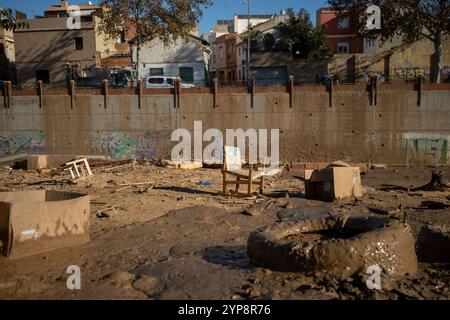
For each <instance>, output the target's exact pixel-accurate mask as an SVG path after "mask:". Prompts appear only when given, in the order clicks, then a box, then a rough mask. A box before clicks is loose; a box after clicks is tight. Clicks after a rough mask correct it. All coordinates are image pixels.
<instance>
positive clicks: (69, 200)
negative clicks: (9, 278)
mask: <svg viewBox="0 0 450 320" xmlns="http://www.w3.org/2000/svg"><path fill="white" fill-rule="evenodd" d="M89 229H90V197H89V195H83V194H77V193H67V192H58V191H45V190H39V191H21V192H0V241H1V243H2V246H3V247H2V248H1V251H0V254H1V253H3V255H4V256H6V257H9V258H13V259H15V258H22V257H25V256H30V255H34V254H39V253H43V252H47V251H50V250H55V249H60V248H65V247H72V246H77V245H82V244H85V243H88V242H89Z"/></svg>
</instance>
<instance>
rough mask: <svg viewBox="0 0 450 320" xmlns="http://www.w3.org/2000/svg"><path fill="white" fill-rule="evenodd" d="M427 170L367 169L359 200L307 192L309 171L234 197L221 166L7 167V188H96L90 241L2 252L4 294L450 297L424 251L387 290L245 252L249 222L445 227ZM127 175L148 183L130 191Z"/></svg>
mask: <svg viewBox="0 0 450 320" xmlns="http://www.w3.org/2000/svg"><path fill="white" fill-rule="evenodd" d="M431 171H432V169H431V168H399V167H392V168H391V167H388V169H387V170H384V169H376V170H370V171H368V172H367V173H366V174H365V175H364V176H363V184H364V186H365V187H366V191H367V193H366V195H365V196H364V197H363V198H362V199H360V200H357V201H356V200H352V199H349V200H346V201H337V202H334V203H324V202H319V201H311V200H307V199H305V198H304V196H303V194H304V185H303V182H302V179H301V176H302V172H285V173H284V174H283V175H282V177H280V178H278V179H275V180H273V181H270V182H269V184H268V186H267V190H266V196H265V197H253V198H232V197H224V196H222V195H219V194H218V192H220V190H221V188H222V182H221V177H222V176H221V173H220V170H214V169H199V170H194V171H180V170H176V169H168V168H162V167H158V166H155V165H151V164H141V165H139V164H130V165H125V166H122V167H117V168H114V167H112V168H108V169H95V168H94V176H93V178H92V179H91V180H90V181H89V180H88V181H81V182H78V183H77V184H74V185H72V184H68V183H59V182H58V181H59V180H58V179H60V178H61V176H55V175H54V174H53V173H51V172H43V173H38V172H28V171H23V170H12V169H9V168H1V169H0V191H6V190H33V189H46V190H64V191H74V192H81V193H88V194H90V195H91V197H92V199H91V222H92V226H91V242H90V243H89V244H88V245H85V246H82V247H77V248H71V249H63V250H58V251H54V252H50V253H46V254H42V255H37V256H32V257H28V258H24V259H20V260H8V259H6V258H3V257H0V270H1V272H0V298H2V299H18V298H25V299H235V300H240V299H327V300H328V299H341V300H346V299H450V264H445V263H437V262H433V261H427V262H425V261H423V259H421V257H420V255H419V271H418V272H417V273H416V274H411V275H407V276H405V277H402V278H400V279H383V281H382V283H383V288H382V290H379V291H373V290H369V289H368V288H367V286H366V280H367V275H366V274H363V273H360V274H355V275H354V276H352V277H349V278H347V279H345V280H339V281H338V280H336V278H334V277H331V276H329V275H327V273H326V272H325V273H324V272H307V273H282V272H274V271H271V270H268V269H265V268H261V267H257V266H253V265H251V264H250V263H249V259H248V256H247V248H246V244H247V239H248V236H249V234H250V233H251V232H252V231H254V230H256V229H258V228H260V227H263V226H266V225H269V224H275V223H280V221H289V220H292V219H297V218H298V217H299V216H301V215H304V214H308V215H321V214H326V213H328V212H331V211H332V212H335V213H336V212H340V213H345V214H350V215H374V214H376V213H373V210H369V208H373V207H385V208H392V209H393V210H392V212H393V213H392V214H391V216H392V218H394V219H398V220H401V221H406V222H407V223H408V224H409V225H410V226H411V228H412V230H413V233H414V237H415V238H416V239H417V237H418V236H419V233H420V230H421V228H422V227H423V226H425V225H428V224H432V225H444V226H448V225H450V209H445V208H443V209H430V208H427V207H426V206H424V205H423V203H424V202H426V201H434V202H440V203H444V204H450V200H449V198H448V197H449V193H448V192H444V191H442V192H409V191H407V190H406V189H407V188H411V187H415V186H420V185H424V184H425V183H427V182H429V180H430V177H431ZM446 174H447V175H449V170H446ZM55 181H56V182H55ZM130 182H134V183H137V182H142V183H143V184H142V185H138V186H134V187H129V188H126V189H122V187H121V185H123V184H127V183H130ZM388 185H389V186H388ZM392 186H401V187H404V188H403V189H396V188H392ZM405 188H406V189H405ZM120 189H122V190H120ZM394 209H395V210H394ZM447 249H448V250H450V249H449V248H447ZM441 250H445V248H441ZM70 265H77V266H79V267H80V269H81V290H73V291H72V290H68V289H67V286H66V280H67V278H68V277H69V274H67V273H66V269H67V267H68V266H70Z"/></svg>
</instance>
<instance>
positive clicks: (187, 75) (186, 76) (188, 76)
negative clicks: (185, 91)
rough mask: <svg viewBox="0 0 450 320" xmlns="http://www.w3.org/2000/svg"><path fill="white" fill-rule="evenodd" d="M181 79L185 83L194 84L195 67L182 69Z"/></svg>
mask: <svg viewBox="0 0 450 320" xmlns="http://www.w3.org/2000/svg"><path fill="white" fill-rule="evenodd" d="M180 78H181V80H183V81H184V82H187V83H194V68H193V67H181V68H180Z"/></svg>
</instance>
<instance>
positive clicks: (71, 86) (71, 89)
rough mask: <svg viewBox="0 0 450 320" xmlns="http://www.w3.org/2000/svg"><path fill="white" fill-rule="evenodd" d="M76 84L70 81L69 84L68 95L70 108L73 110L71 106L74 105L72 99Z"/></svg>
mask: <svg viewBox="0 0 450 320" xmlns="http://www.w3.org/2000/svg"><path fill="white" fill-rule="evenodd" d="M76 86H77V84H76V82H75V80H70V82H69V95H70V108H71V109H73V106H74V104H75V101H74V98H75V94H76Z"/></svg>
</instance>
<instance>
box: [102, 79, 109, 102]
mask: <svg viewBox="0 0 450 320" xmlns="http://www.w3.org/2000/svg"><path fill="white" fill-rule="evenodd" d="M102 89H103V90H102V91H103V105H104V108H105V109H106V107H107V106H108V104H107V103H108V95H109V83H108V80H103V81H102Z"/></svg>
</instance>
